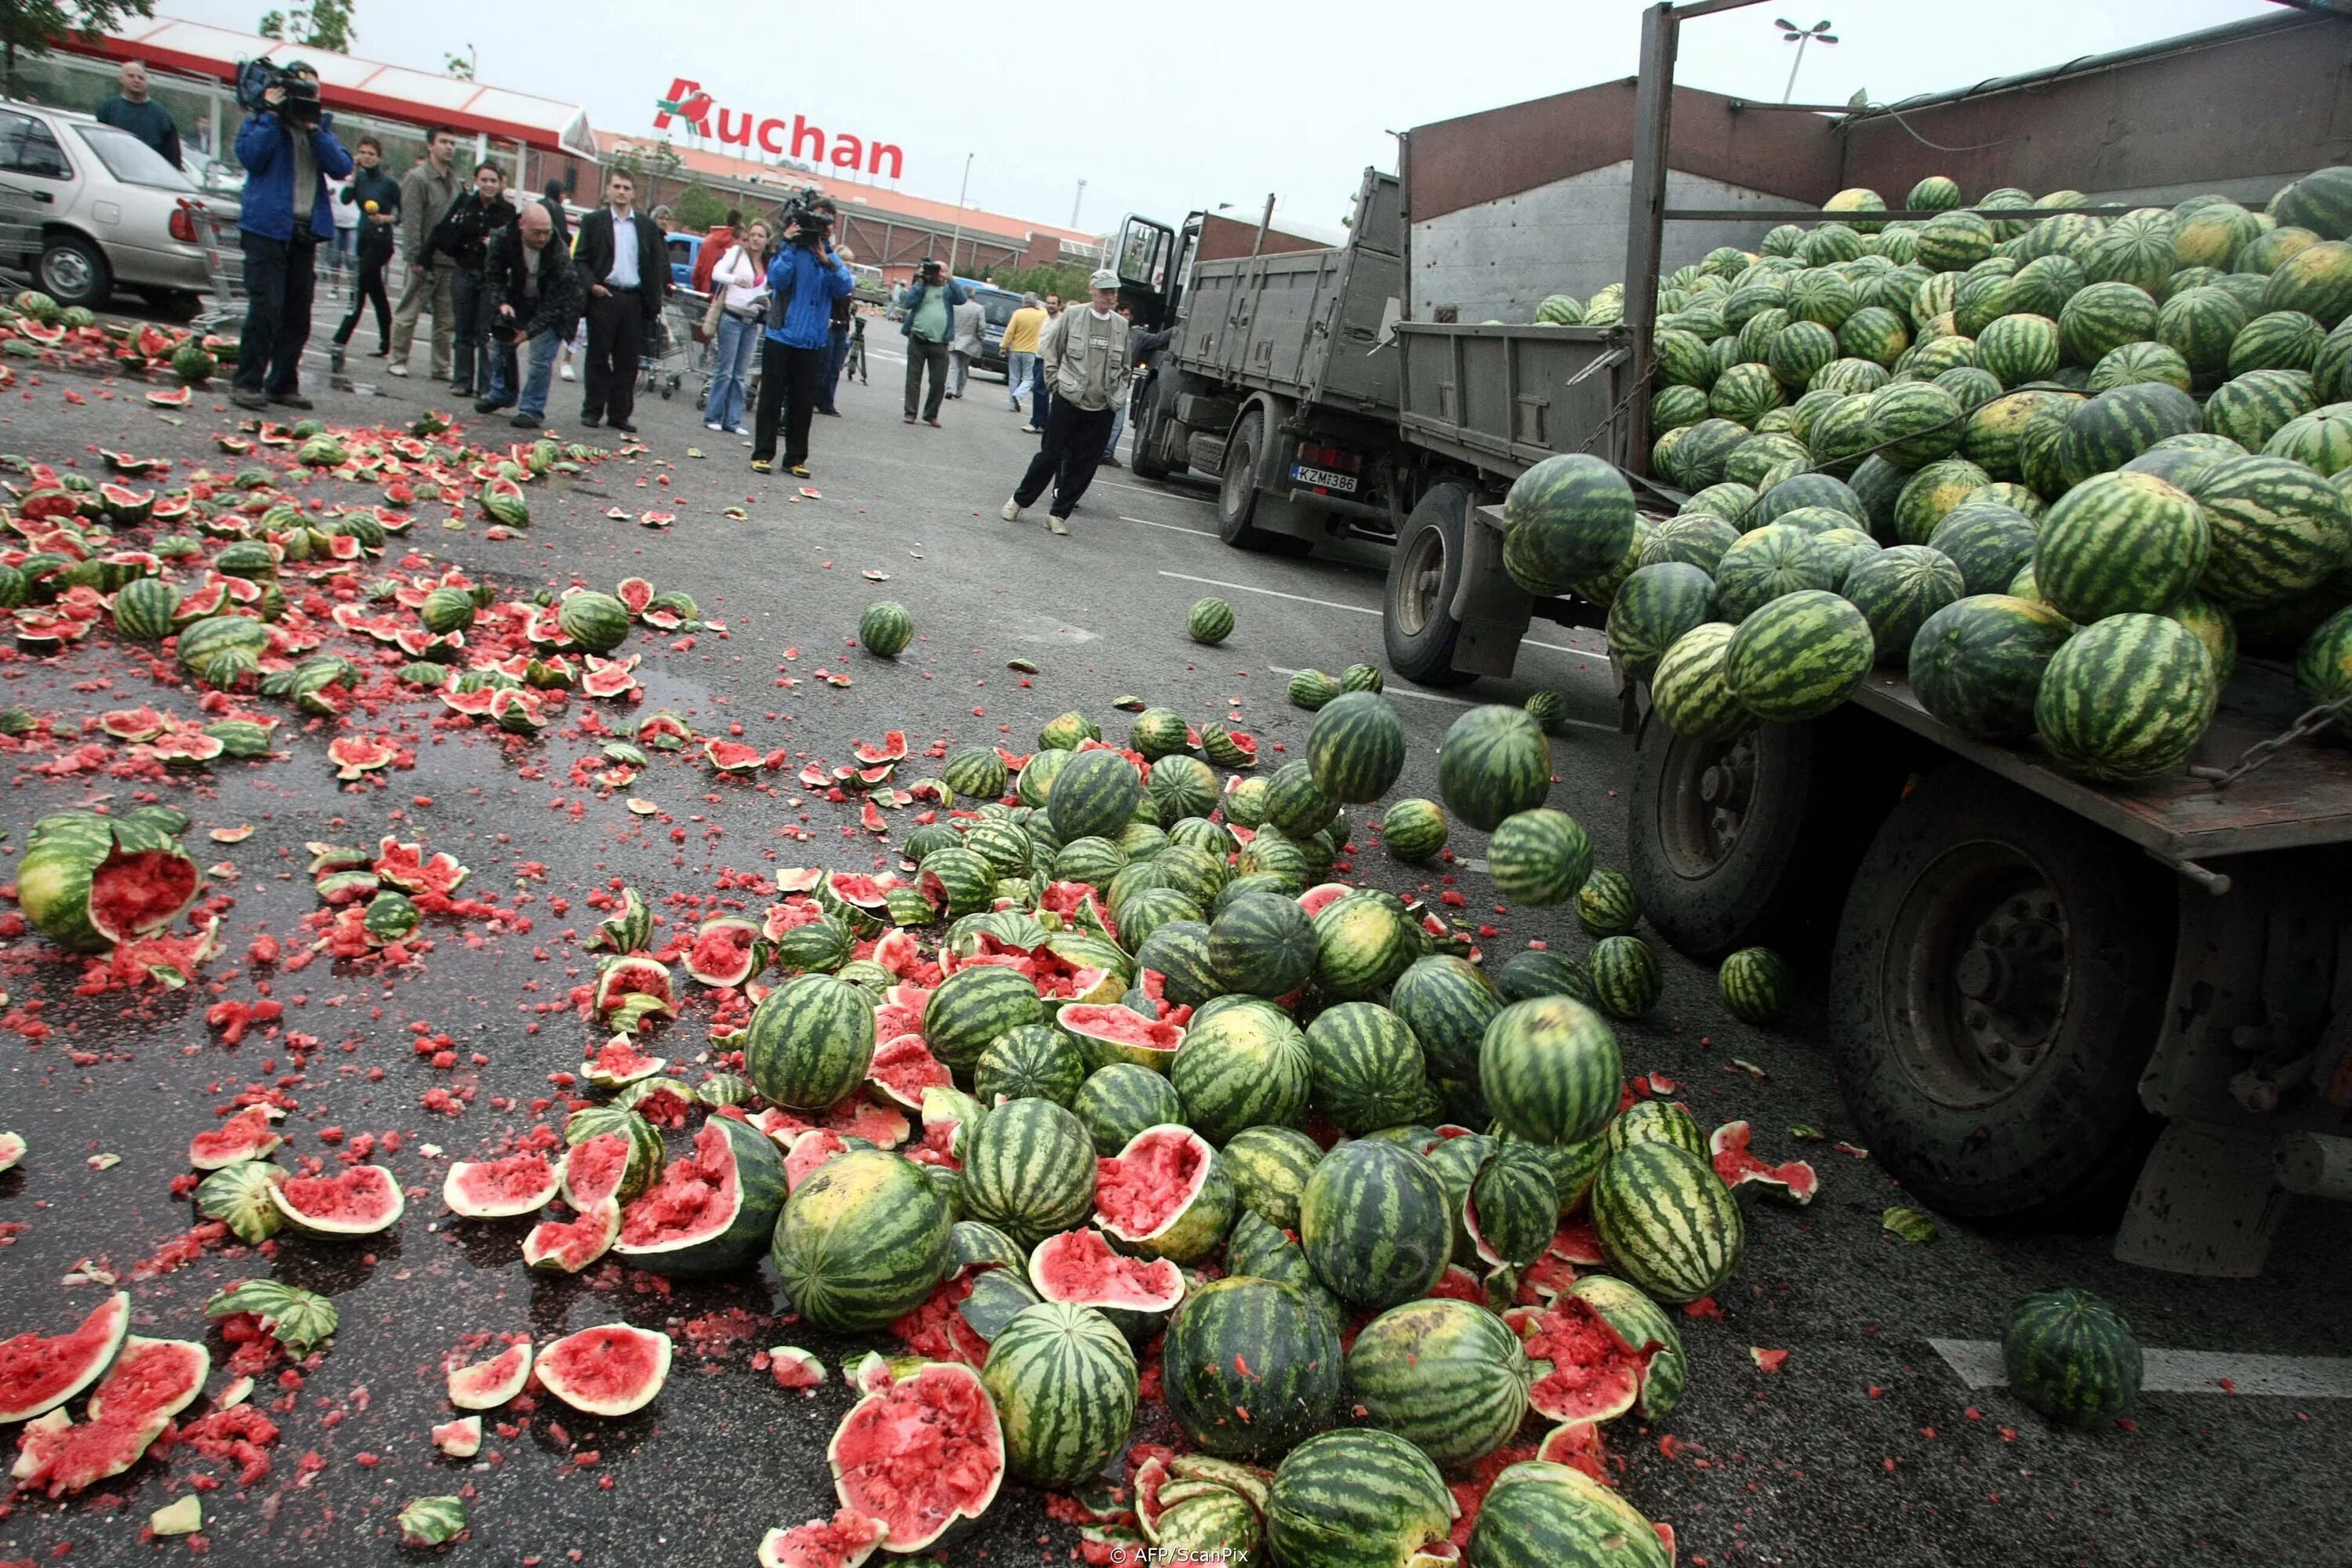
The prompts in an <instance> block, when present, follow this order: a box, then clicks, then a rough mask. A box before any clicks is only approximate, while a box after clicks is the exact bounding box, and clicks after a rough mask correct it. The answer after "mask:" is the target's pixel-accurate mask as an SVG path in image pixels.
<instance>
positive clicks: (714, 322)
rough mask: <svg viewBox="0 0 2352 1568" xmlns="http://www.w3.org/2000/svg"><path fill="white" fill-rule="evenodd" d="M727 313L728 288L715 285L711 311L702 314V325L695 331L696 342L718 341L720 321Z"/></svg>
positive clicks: (712, 293) (712, 287) (712, 290)
mask: <svg viewBox="0 0 2352 1568" xmlns="http://www.w3.org/2000/svg"><path fill="white" fill-rule="evenodd" d="M726 313H727V289H726V286H725V285H723V284H713V285H712V286H711V289H710V309H709V310H705V311H703V312H702V325H700V326H699V327H697V328H696V329H695V331H694V341H695V342H698V343H707V342H714V341H716V340H717V338H718V336H719V318H720V317H721V316H724V315H725V314H726Z"/></svg>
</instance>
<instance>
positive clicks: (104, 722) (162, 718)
mask: <svg viewBox="0 0 2352 1568" xmlns="http://www.w3.org/2000/svg"><path fill="white" fill-rule="evenodd" d="M171 726H172V716H171V715H170V714H168V713H158V712H156V711H155V710H153V709H152V708H117V709H114V710H110V711H109V712H105V713H101V714H100V715H99V716H98V727H99V728H100V729H101V730H103V731H106V732H107V733H108V734H110V735H111V736H113V737H114V738H115V739H116V740H118V741H152V740H153V739H154V738H155V737H156V736H158V735H160V734H162V733H163V731H165V730H168V729H170V728H171Z"/></svg>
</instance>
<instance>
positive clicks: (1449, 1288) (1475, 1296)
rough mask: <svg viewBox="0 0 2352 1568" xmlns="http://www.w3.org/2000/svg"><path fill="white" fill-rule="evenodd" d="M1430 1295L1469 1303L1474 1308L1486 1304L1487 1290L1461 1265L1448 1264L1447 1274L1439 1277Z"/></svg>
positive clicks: (1446, 1267)
mask: <svg viewBox="0 0 2352 1568" xmlns="http://www.w3.org/2000/svg"><path fill="white" fill-rule="evenodd" d="M1429 1293H1430V1295H1431V1296H1432V1297H1437V1298H1444V1299H1448V1300H1455V1301H1467V1302H1469V1303H1470V1304H1471V1305H1472V1306H1474V1307H1483V1306H1485V1305H1486V1287H1485V1286H1484V1285H1482V1284H1480V1283H1479V1282H1478V1277H1477V1276H1476V1275H1475V1274H1473V1273H1471V1272H1470V1270H1468V1269H1467V1268H1463V1267H1462V1265H1460V1264H1459V1263H1449V1264H1447V1265H1446V1266H1445V1272H1444V1273H1443V1274H1441V1275H1439V1276H1438V1277H1437V1283H1436V1284H1434V1285H1432V1286H1431V1287H1430V1288H1429Z"/></svg>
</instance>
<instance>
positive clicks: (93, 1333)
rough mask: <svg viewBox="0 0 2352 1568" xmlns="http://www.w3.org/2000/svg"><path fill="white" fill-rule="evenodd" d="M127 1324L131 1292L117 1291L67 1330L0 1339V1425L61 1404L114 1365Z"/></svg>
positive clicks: (28, 1332)
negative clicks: (73, 1327) (55, 1333)
mask: <svg viewBox="0 0 2352 1568" xmlns="http://www.w3.org/2000/svg"><path fill="white" fill-rule="evenodd" d="M130 1327H131V1293H130V1292H129V1291H127V1290H118V1291H117V1292H115V1293H114V1294H113V1295H111V1296H110V1297H108V1298H107V1299H106V1300H103V1301H101V1302H100V1303H99V1304H98V1305H97V1306H96V1307H94V1308H92V1309H91V1310H90V1313H89V1316H88V1317H86V1318H84V1319H83V1320H82V1321H81V1326H80V1327H79V1328H77V1329H75V1330H74V1331H72V1332H70V1333H64V1334H58V1335H56V1336H55V1337H53V1338H44V1337H43V1336H42V1335H40V1334H37V1333H33V1332H30V1331H27V1332H25V1333H21V1334H18V1335H16V1337H14V1338H13V1339H9V1340H6V1341H0V1425H5V1424H6V1423H8V1422H11V1421H22V1420H24V1419H26V1417H27V1416H32V1415H39V1414H40V1413H41V1412H42V1411H44V1410H47V1409H48V1408H49V1407H50V1406H52V1405H62V1404H64V1403H65V1402H66V1401H67V1400H68V1399H70V1398H72V1397H73V1396H74V1395H75V1394H79V1393H80V1392H81V1391H82V1390H83V1389H85V1388H87V1387H89V1385H90V1384H91V1383H92V1382H93V1381H95V1380H96V1379H97V1377H98V1374H99V1373H102V1372H104V1371H105V1370H106V1369H107V1367H108V1366H109V1365H110V1364H111V1363H112V1362H113V1361H114V1357H115V1352H118V1351H120V1350H121V1348H122V1339H123V1335H124V1334H125V1333H127V1332H128V1331H130Z"/></svg>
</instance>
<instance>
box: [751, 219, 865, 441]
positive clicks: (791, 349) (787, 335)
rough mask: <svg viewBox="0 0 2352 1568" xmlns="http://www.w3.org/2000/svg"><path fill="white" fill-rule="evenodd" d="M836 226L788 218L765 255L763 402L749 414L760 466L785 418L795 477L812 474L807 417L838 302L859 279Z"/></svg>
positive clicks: (810, 415)
mask: <svg viewBox="0 0 2352 1568" xmlns="http://www.w3.org/2000/svg"><path fill="white" fill-rule="evenodd" d="M812 216H815V215H812ZM831 227H832V225H830V224H823V225H817V224H810V225H806V226H804V225H803V222H802V220H801V219H800V218H798V217H794V218H792V219H790V220H789V221H787V222H786V223H785V225H784V243H783V244H782V245H781V246H779V247H777V249H776V258H775V259H774V260H773V261H771V262H770V263H768V328H767V331H766V333H765V334H764V335H763V337H762V340H761V343H760V405H759V409H758V412H757V413H756V414H755V415H754V416H753V417H752V421H751V471H752V472H753V473H755V474H764V473H768V472H770V471H771V470H772V469H773V468H774V467H775V460H776V427H777V426H778V424H779V423H781V424H782V426H783V432H784V468H785V469H786V470H787V471H788V472H790V473H791V474H792V476H793V478H794V479H806V478H808V442H809V424H810V422H811V420H812V419H813V418H814V416H815V414H816V394H817V379H818V377H820V376H821V375H823V374H824V355H825V349H826V346H827V343H828V342H829V341H830V339H831V337H832V334H833V302H834V301H835V300H843V299H846V298H848V296H849V291H850V290H851V289H854V288H856V286H857V279H856V278H855V277H853V276H852V275H851V273H850V270H849V268H848V267H847V266H846V265H845V263H844V262H842V261H841V259H840V258H838V257H836V256H835V254H834V249H833V237H832V235H831V234H830V233H829V232H827V231H828V230H829V229H830V228H831Z"/></svg>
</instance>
